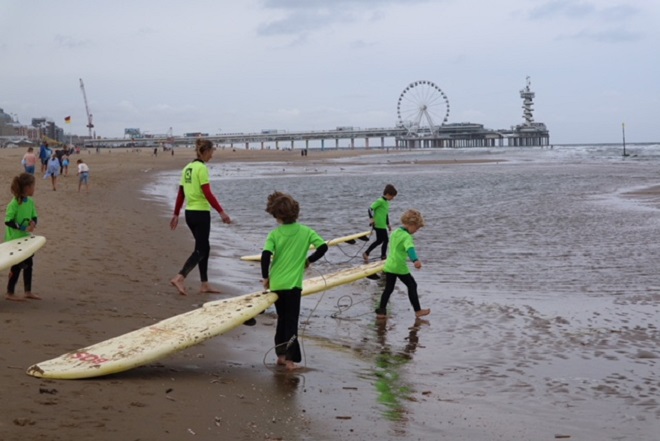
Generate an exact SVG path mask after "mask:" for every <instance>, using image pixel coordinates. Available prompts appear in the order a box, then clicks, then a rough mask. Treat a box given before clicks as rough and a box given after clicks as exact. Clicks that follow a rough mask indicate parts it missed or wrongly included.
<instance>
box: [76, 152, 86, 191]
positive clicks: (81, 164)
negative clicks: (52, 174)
mask: <svg viewBox="0 0 660 441" xmlns="http://www.w3.org/2000/svg"><path fill="white" fill-rule="evenodd" d="M76 163H77V164H78V173H77V174H78V193H80V188H81V187H82V186H83V185H85V193H89V166H88V165H87V164H85V161H83V160H82V159H78V161H76Z"/></svg>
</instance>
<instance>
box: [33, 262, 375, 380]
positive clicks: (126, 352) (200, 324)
mask: <svg viewBox="0 0 660 441" xmlns="http://www.w3.org/2000/svg"><path fill="white" fill-rule="evenodd" d="M384 265H385V262H384V261H379V262H374V263H369V264H365V265H360V266H357V267H354V268H349V269H344V270H341V271H337V272H335V273H331V274H327V275H324V276H319V277H313V278H310V279H307V280H305V281H304V282H303V295H310V294H316V293H318V292H321V291H325V290H328V289H331V288H335V287H337V286H340V285H344V284H347V283H351V282H355V281H356V280H359V279H362V278H364V277H367V276H371V275H373V274H376V273H377V272H380V271H382V269H383V266H384ZM276 300H277V294H275V293H272V292H269V291H266V292H254V293H251V294H246V295H243V296H239V297H234V298H230V299H226V300H216V301H212V302H207V303H205V304H204V305H202V307H200V308H198V309H194V310H192V311H189V312H186V313H183V314H179V315H176V316H174V317H170V318H168V319H165V320H162V321H160V322H158V323H155V324H153V325H150V326H146V327H144V328H140V329H138V330H135V331H132V332H129V333H127V334H124V335H120V336H118V337H114V338H111V339H109V340H106V341H103V342H101V343H97V344H95V345H92V346H87V347H85V348H82V349H77V350H75V351H71V352H67V353H66V354H63V355H61V356H59V357H57V358H53V359H52V360H48V361H43V362H41V363H37V364H34V365H32V366H30V367H29V368H28V369H27V374H28V375H32V376H33V377H39V378H53V379H59V380H74V379H81V378H91V377H100V376H102V375H109V374H115V373H118V372H123V371H127V370H129V369H132V368H135V367H138V366H142V365H145V364H147V363H151V362H154V361H156V360H159V359H161V358H163V357H166V356H168V355H170V354H173V353H175V352H178V351H181V350H183V349H186V348H188V347H190V346H193V345H197V344H199V343H201V342H203V341H205V340H208V339H209V338H212V337H215V336H217V335H221V334H224V333H225V332H228V331H230V330H232V329H234V328H236V327H238V326H240V325H241V324H243V323H244V322H245V321H246V320H249V319H251V318H253V317H255V316H257V315H258V314H259V313H261V312H262V311H264V310H265V309H266V308H268V307H269V306H270V305H272V304H273V303H275V301H276Z"/></svg>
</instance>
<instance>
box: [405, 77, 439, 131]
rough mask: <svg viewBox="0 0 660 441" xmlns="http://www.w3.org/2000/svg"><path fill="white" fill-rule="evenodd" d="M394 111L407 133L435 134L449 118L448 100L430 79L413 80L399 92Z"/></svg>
mask: <svg viewBox="0 0 660 441" xmlns="http://www.w3.org/2000/svg"><path fill="white" fill-rule="evenodd" d="M396 111H397V116H398V118H399V126H401V127H405V128H406V129H408V133H409V134H417V135H420V134H422V135H423V134H435V133H437V131H438V129H439V128H440V126H442V125H444V124H446V123H447V121H448V119H449V100H448V99H447V95H445V93H444V92H443V91H442V89H440V88H439V87H438V86H436V85H435V84H434V83H432V82H431V81H414V82H412V83H410V84H409V85H408V86H407V87H406V88H405V89H404V90H403V92H401V95H400V96H399V101H398V103H397V106H396Z"/></svg>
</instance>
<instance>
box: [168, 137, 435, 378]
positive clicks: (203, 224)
mask: <svg viewBox="0 0 660 441" xmlns="http://www.w3.org/2000/svg"><path fill="white" fill-rule="evenodd" d="M195 146H196V154H197V158H196V159H195V160H194V161H192V162H191V163H189V164H187V165H186V166H185V167H184V169H183V171H182V175H181V181H180V185H179V188H178V193H177V198H176V202H175V205H174V214H173V215H172V218H171V220H170V228H171V229H172V230H174V229H176V227H177V226H178V223H179V216H180V213H181V209H182V208H183V205H184V202H186V207H185V221H186V224H187V226H188V228H189V229H190V231H191V233H192V235H193V237H194V239H195V247H194V250H193V252H192V254H191V255H190V256H189V257H188V259H187V260H186V261H185V263H184V264H183V267H182V268H181V270H180V271H179V272H178V274H177V275H176V276H175V277H174V278H172V279H171V281H170V282H171V284H172V285H173V286H174V287H175V288H176V289H177V291H178V292H179V294H180V295H184V296H185V295H187V294H188V292H187V290H186V286H185V280H186V277H187V276H188V274H189V273H190V272H191V271H192V270H193V269H194V268H195V267H198V268H199V275H200V279H201V287H200V292H201V293H218V292H220V291H219V290H216V289H215V288H213V287H211V286H210V284H209V281H208V259H209V254H210V241H209V235H210V231H211V209H214V210H215V211H217V212H218V214H219V215H220V218H221V219H222V222H224V223H226V224H230V223H231V218H230V216H229V215H228V214H227V213H226V211H225V210H224V209H223V207H222V206H221V205H220V203H219V202H218V200H217V198H216V197H215V195H214V194H213V192H212V190H211V181H210V177H209V170H208V167H207V165H206V163H208V162H209V161H210V160H211V158H212V157H213V152H214V150H215V148H214V147H213V143H212V142H211V141H209V140H206V139H201V138H200V139H197V141H196V143H195ZM396 195H397V191H396V189H395V188H394V186H393V185H391V184H388V185H387V186H386V187H385V191H384V193H383V197H382V198H379V199H378V200H377V201H376V202H374V204H372V206H371V207H370V210H369V215H370V218H371V224H372V225H373V227H374V230H375V231H376V241H375V242H374V243H373V244H371V246H370V247H369V248H368V249H367V251H366V252H365V253H364V254H363V258H364V260H365V262H368V261H369V253H370V252H371V251H372V250H373V249H375V248H376V247H377V246H378V245H381V247H382V248H381V257H382V258H383V259H386V261H385V267H384V272H385V278H386V279H385V290H384V291H383V293H382V296H381V300H380V305H379V307H378V309H376V316H377V318H378V319H385V318H387V304H388V302H389V299H390V296H391V294H392V292H393V291H394V286H395V283H396V281H397V279H400V280H401V281H402V282H403V283H404V284H405V285H406V287H407V288H408V298H409V300H410V303H411V305H412V306H413V309H414V311H415V316H416V317H422V316H425V315H428V314H430V312H431V310H430V309H422V308H421V306H420V303H419V297H418V293H417V284H416V282H415V279H414V278H413V276H412V274H411V273H410V270H409V268H408V265H407V261H408V259H409V260H411V261H412V262H413V265H414V267H415V268H416V269H421V268H422V263H421V261H420V260H419V258H418V256H417V253H416V251H415V244H414V239H413V235H414V234H415V233H416V232H417V231H418V230H419V229H420V228H422V227H423V226H424V218H423V217H422V214H421V213H420V212H419V211H417V210H408V211H406V212H405V213H404V214H403V216H402V217H401V223H402V224H403V225H402V227H400V228H399V229H397V230H396V231H395V232H394V233H393V234H392V239H391V243H392V245H391V247H390V254H389V256H387V246H388V242H389V238H388V230H390V227H389V202H390V201H391V200H392V199H394V197H395V196H396ZM266 212H267V213H268V214H270V215H271V216H273V217H274V218H275V220H276V221H277V223H278V224H279V225H278V227H277V228H275V229H274V230H272V231H271V232H270V233H269V234H268V236H267V238H266V241H265V243H264V247H263V251H262V253H261V277H262V279H261V280H262V284H263V287H264V289H269V290H270V291H272V292H274V293H276V294H277V295H278V300H277V301H276V302H275V309H276V312H277V326H276V330H275V353H276V355H277V365H279V366H283V367H284V368H286V369H287V370H294V369H297V368H298V365H297V364H296V363H300V361H301V360H302V354H301V350H300V345H299V343H298V322H299V317H300V303H301V297H302V284H303V277H304V272H305V269H306V268H307V267H308V266H309V265H310V264H312V263H314V262H316V261H317V260H319V259H320V258H321V257H323V255H324V254H325V253H326V251H327V250H328V245H327V243H326V242H325V240H323V238H322V237H321V236H320V235H319V234H318V233H316V231H314V230H313V229H312V228H310V227H308V226H306V225H303V224H300V223H299V222H298V216H299V213H300V206H299V204H298V202H297V201H296V200H295V199H294V198H293V197H292V196H291V195H289V194H286V193H281V192H278V191H275V192H273V193H271V194H270V195H269V196H268V199H267V203H266ZM380 230H384V233H383V231H380ZM310 246H311V247H313V248H314V251H313V252H312V253H311V254H309V250H310ZM253 323H254V319H251V323H250V322H246V324H253Z"/></svg>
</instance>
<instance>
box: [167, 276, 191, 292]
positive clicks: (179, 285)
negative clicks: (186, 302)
mask: <svg viewBox="0 0 660 441" xmlns="http://www.w3.org/2000/svg"><path fill="white" fill-rule="evenodd" d="M184 280H186V279H185V278H184V277H183V276H182V275H181V274H177V275H176V277H175V278H173V279H172V280H170V283H171V284H172V286H174V287H175V288H176V289H177V290H178V291H179V294H181V295H182V296H187V295H188V293H187V292H186V285H184V284H183V282H184Z"/></svg>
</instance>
